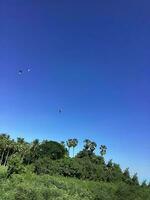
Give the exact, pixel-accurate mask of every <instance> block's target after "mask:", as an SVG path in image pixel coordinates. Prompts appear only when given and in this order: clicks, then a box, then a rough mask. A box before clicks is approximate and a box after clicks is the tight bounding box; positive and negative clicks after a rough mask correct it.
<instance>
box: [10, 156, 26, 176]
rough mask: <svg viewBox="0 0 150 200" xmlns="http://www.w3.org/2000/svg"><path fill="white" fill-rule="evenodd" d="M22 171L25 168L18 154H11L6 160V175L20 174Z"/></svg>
mask: <svg viewBox="0 0 150 200" xmlns="http://www.w3.org/2000/svg"><path fill="white" fill-rule="evenodd" d="M23 172H25V168H24V166H23V164H22V161H21V157H20V155H19V154H14V155H12V156H11V158H10V159H9V161H8V169H7V177H8V178H9V177H10V176H11V175H12V174H20V173H23Z"/></svg>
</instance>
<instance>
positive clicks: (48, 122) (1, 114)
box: [0, 0, 150, 180]
mask: <svg viewBox="0 0 150 200" xmlns="http://www.w3.org/2000/svg"><path fill="white" fill-rule="evenodd" d="M149 8H150V2H149V0H147V1H146V0H135V1H133V0H130V1H129V0H126V1H119V0H115V1H112V0H101V1H100V0H90V1H89V0H86V1H85V0H75V1H73V0H64V1H63V0H58V1H56V0H0V132H7V133H9V134H10V135H11V137H12V138H16V137H17V136H21V137H25V138H26V139H27V140H32V139H34V138H39V139H45V138H48V139H52V140H58V141H61V140H67V139H68V138H74V137H75V138H78V139H79V141H80V143H79V147H81V146H82V140H84V139H85V138H89V139H91V140H94V141H95V142H96V143H97V144H98V145H100V144H106V145H107V147H108V154H107V156H106V159H107V160H109V159H110V158H112V159H113V160H114V161H115V162H118V163H120V165H121V167H122V168H123V169H125V168H126V167H130V170H131V172H132V173H133V172H138V175H139V176H140V179H141V180H143V179H145V178H146V179H148V180H150V12H149ZM28 65H30V67H31V72H29V73H28V72H27V68H28ZM18 70H23V74H22V75H21V76H19V75H18ZM59 108H62V110H63V112H62V113H61V114H59V113H58V109H59Z"/></svg>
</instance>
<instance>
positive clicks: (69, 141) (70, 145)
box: [66, 139, 73, 154]
mask: <svg viewBox="0 0 150 200" xmlns="http://www.w3.org/2000/svg"><path fill="white" fill-rule="evenodd" d="M66 143H67V147H68V151H69V154H70V148H71V147H72V144H73V142H72V139H68V140H67V142H66Z"/></svg>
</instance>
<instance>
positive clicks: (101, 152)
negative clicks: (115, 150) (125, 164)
mask: <svg viewBox="0 0 150 200" xmlns="http://www.w3.org/2000/svg"><path fill="white" fill-rule="evenodd" d="M106 151H107V147H106V146H105V145H101V146H100V154H101V156H104V155H105V154H106Z"/></svg>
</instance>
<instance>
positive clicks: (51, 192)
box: [0, 134, 150, 200]
mask: <svg viewBox="0 0 150 200" xmlns="http://www.w3.org/2000/svg"><path fill="white" fill-rule="evenodd" d="M77 145H78V140H77V139H69V140H68V141H67V142H61V143H58V142H55V141H48V140H44V141H42V142H40V141H39V140H37V139H36V140H34V141H33V142H31V143H28V142H26V141H25V140H24V138H18V139H17V141H15V140H12V139H11V138H10V136H9V135H7V134H0V164H1V167H0V199H2V200H4V199H8V200H9V199H12V200H13V199H14V200H15V199H17V200H19V199H20V200H24V199H29V200H30V199H32V200H36V199H37V200H48V199H56V200H57V199H60V200H62V199H64V200H65V199H66V200H67V199H68V200H69V199H70V200H76V199H78V200H80V199H83V200H84V199H85V200H88V199H89V200H90V199H91V200H109V199H110V200H130V199H131V200H150V184H149V185H148V184H146V181H144V182H143V183H142V184H139V181H138V177H137V174H135V175H134V176H131V175H130V173H129V169H128V168H127V169H126V170H125V171H122V170H121V168H120V166H119V165H118V164H116V163H113V162H112V160H110V161H109V162H107V163H106V162H105V159H104V156H105V154H106V153H107V147H106V146H105V145H101V146H100V148H99V150H100V155H96V154H95V153H94V151H95V149H96V147H97V144H96V143H95V142H93V141H90V140H88V139H86V140H85V141H84V146H83V149H82V150H81V151H80V152H79V153H78V154H77V155H76V156H74V148H75V147H76V146H77ZM71 148H72V151H73V157H70V156H69V154H70V149H71Z"/></svg>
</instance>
